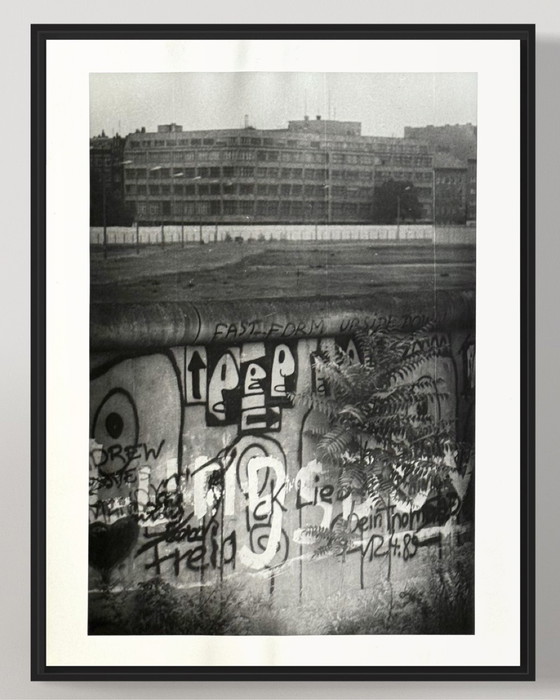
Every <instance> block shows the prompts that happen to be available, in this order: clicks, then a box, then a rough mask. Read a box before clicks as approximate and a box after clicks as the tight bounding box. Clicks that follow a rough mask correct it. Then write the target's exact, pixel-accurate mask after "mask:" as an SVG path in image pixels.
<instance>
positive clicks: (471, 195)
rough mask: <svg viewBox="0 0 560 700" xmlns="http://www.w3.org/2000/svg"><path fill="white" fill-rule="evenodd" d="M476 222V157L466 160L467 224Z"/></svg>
mask: <svg viewBox="0 0 560 700" xmlns="http://www.w3.org/2000/svg"><path fill="white" fill-rule="evenodd" d="M475 222H476V158H469V159H468V161H467V224H474V223H475Z"/></svg>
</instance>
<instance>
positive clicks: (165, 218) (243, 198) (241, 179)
mask: <svg viewBox="0 0 560 700" xmlns="http://www.w3.org/2000/svg"><path fill="white" fill-rule="evenodd" d="M123 155H124V157H123V160H124V162H125V164H126V165H125V166H124V185H125V201H126V204H127V206H128V207H130V210H131V211H132V212H133V215H134V218H135V220H136V221H138V222H141V223H147V224H158V223H165V224H169V223H175V224H178V223H201V224H202V223H205V224H208V223H308V224H309V223H322V224H324V223H350V224H351V223H356V224H357V223H372V222H373V219H372V217H373V214H374V199H375V191H376V188H379V187H380V185H381V184H382V183H383V182H386V181H388V180H391V179H393V180H398V181H407V182H411V183H413V185H414V190H415V192H416V194H417V196H418V200H419V202H420V204H421V207H422V208H421V212H422V213H421V218H420V219H419V221H431V220H432V216H433V211H432V206H433V190H432V187H433V169H432V168H433V162H432V155H431V151H430V149H429V147H428V145H427V144H426V143H421V142H418V141H417V140H415V139H410V138H388V137H374V136H363V135H362V133H361V124H360V122H342V121H335V120H324V119H321V118H320V117H319V116H318V117H316V118H315V119H309V118H308V117H306V118H305V119H303V120H300V121H290V122H289V124H288V128H287V129H275V130H270V129H267V130H264V129H255V128H253V127H250V126H247V127H245V128H243V129H220V130H208V131H188V132H187V131H183V129H182V127H181V126H179V125H177V124H167V125H162V126H159V127H158V130H157V132H155V133H154V132H151V133H149V132H146V131H145V130H144V129H141V130H139V131H137V132H136V133H133V134H130V135H129V136H127V138H126V142H125V149H124V154H123Z"/></svg>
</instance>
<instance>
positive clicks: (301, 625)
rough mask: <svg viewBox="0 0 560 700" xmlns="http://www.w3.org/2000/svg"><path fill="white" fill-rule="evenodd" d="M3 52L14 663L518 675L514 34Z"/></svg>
mask: <svg viewBox="0 0 560 700" xmlns="http://www.w3.org/2000/svg"><path fill="white" fill-rule="evenodd" d="M31 44H32V96H33V105H32V109H33V113H32V141H33V170H32V183H33V188H32V241H33V275H32V279H33V288H32V299H33V320H32V323H33V326H32V327H33V334H34V336H33V357H32V362H33V402H32V405H33V445H32V453H33V456H34V457H33V463H32V471H33V489H32V517H33V522H32V538H33V541H32V567H33V591H32V626H33V629H32V641H33V644H32V664H31V668H32V677H33V679H35V680H49V679H53V680H65V679H72V680H109V679H111V680H143V679H150V680H253V679H255V680H256V679H258V680H310V681H312V680H314V681H316V680H331V679H332V680H343V679H348V680H479V679H480V680H489V679H494V680H532V679H534V673H535V663H534V555H535V550H534V429H533V428H534V389H533V379H534V355H533V344H534V244H535V232H534V186H535V181H534V89H535V82H534V77H535V68H534V54H535V29H534V26H532V25H500V26H498V25H479V26H477V25H472V26H460V25H437V26H434V25H423V26H422V25H417V26H409V25H401V26H365V25H364V26H327V25H324V26H311V25H309V26H289V25H278V26H260V25H248V26H242V25H228V26H220V25H212V26H188V25H185V26H180V25H176V26H166V25H159V26H158V25H155V26H151V25H150V26H144V25H130V26H120V25H110V26H109V25H107V26H97V25H89V26H86V25H80V26H78V25H61V26H54V25H42V26H39V25H37V26H33V27H32V30H31Z"/></svg>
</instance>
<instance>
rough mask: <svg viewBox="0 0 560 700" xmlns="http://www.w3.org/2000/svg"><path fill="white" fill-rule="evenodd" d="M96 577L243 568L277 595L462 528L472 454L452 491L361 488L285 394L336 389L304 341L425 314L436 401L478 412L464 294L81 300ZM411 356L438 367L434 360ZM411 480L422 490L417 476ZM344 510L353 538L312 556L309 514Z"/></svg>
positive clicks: (369, 574) (310, 415) (322, 344)
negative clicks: (433, 354)
mask: <svg viewBox="0 0 560 700" xmlns="http://www.w3.org/2000/svg"><path fill="white" fill-rule="evenodd" d="M91 313H92V317H91V350H92V354H91V394H90V398H91V425H90V451H89V469H90V474H89V476H90V478H89V483H90V491H89V522H90V588H91V589H92V590H95V589H96V588H98V587H99V586H100V582H101V580H102V578H103V575H104V574H106V573H107V572H108V571H111V572H113V574H114V575H116V576H117V578H118V579H119V580H120V581H122V585H124V586H126V585H133V584H135V583H136V582H139V581H142V580H146V579H149V578H151V577H153V576H156V575H158V576H161V577H162V578H163V579H165V580H166V581H169V582H170V583H173V584H174V585H177V586H180V587H184V588H190V587H193V588H195V587H200V586H215V585H219V584H220V583H222V582H224V581H226V580H238V581H242V582H243V584H244V585H245V586H246V588H247V590H251V591H259V592H266V594H267V595H270V596H271V597H272V598H273V599H274V600H275V601H276V600H278V601H290V600H296V599H297V598H298V597H302V596H321V595H328V594H329V593H331V592H332V591H334V590H336V589H337V588H338V587H339V586H340V579H341V577H342V578H343V579H344V582H345V586H348V587H351V588H356V589H361V588H364V587H368V586H369V585H372V584H373V583H374V582H375V581H377V580H378V579H379V578H380V577H383V576H385V571H386V568H387V563H388V559H389V558H391V560H392V567H393V576H394V577H397V578H398V577H399V576H413V575H414V571H415V567H420V565H421V562H422V560H423V558H425V557H426V556H428V555H430V556H431V555H433V554H434V553H435V555H436V556H437V551H438V548H439V549H441V547H443V546H449V545H450V544H451V545H452V544H453V542H454V541H456V540H457V539H459V538H461V537H462V536H466V535H465V532H467V531H468V529H469V525H468V523H467V524H465V523H466V521H467V520H468V515H465V500H466V498H467V494H468V491H469V488H471V487H472V484H471V483H470V482H471V474H470V471H468V472H467V473H465V474H463V475H462V476H458V475H457V477H456V478H455V481H454V484H453V486H454V488H453V490H452V491H451V492H446V493H439V494H438V493H432V492H424V489H423V486H422V484H418V485H417V491H418V493H417V494H416V495H418V498H417V499H415V504H414V505H413V506H410V505H407V506H406V508H405V507H404V506H403V507H401V506H399V504H398V503H396V504H394V505H392V506H391V507H390V508H385V509H383V508H381V509H380V508H376V507H375V505H373V504H372V503H371V502H370V501H368V500H366V501H364V502H355V501H354V500H353V497H352V494H351V493H350V492H349V491H345V490H344V489H341V488H339V487H338V486H337V485H336V484H335V483H333V481H332V479H331V478H330V477H329V475H328V474H327V472H326V470H325V469H324V467H323V465H322V464H321V462H320V460H318V458H317V455H316V441H315V438H314V437H312V435H311V433H312V432H313V430H312V429H320V428H321V427H322V421H323V420H324V419H323V418H321V417H320V416H319V415H318V414H316V413H314V412H313V411H312V410H310V409H309V408H306V407H305V406H304V405H302V404H300V403H298V402H297V401H295V402H294V401H293V400H292V397H293V395H294V394H295V395H296V396H297V395H298V394H299V393H301V392H302V391H305V390H312V391H314V392H317V393H318V394H321V393H325V392H328V391H329V387H328V386H327V385H326V384H325V382H324V378H323V377H322V376H321V373H320V371H318V370H317V368H316V364H315V362H314V358H315V357H316V356H317V353H321V352H322V351H324V350H327V351H329V350H332V349H333V348H334V347H335V346H338V347H340V348H341V349H343V350H344V351H345V352H347V353H348V355H349V357H354V358H355V359H356V361H360V359H361V358H360V346H359V343H357V342H356V340H355V336H356V333H357V332H358V331H368V330H375V329H378V328H383V329H390V330H392V331H394V332H402V331H407V330H412V329H414V328H419V327H421V326H422V325H423V324H424V323H425V322H426V321H428V320H430V319H433V318H435V319H436V321H437V323H436V326H435V329H434V331H433V342H434V343H440V344H441V345H442V346H443V345H449V347H450V351H449V352H448V353H447V355H445V356H443V357H439V358H438V360H437V362H438V365H437V375H438V376H439V377H441V378H443V379H444V381H445V390H446V391H447V392H448V393H449V399H448V400H447V401H446V402H444V404H443V405H442V407H441V410H442V411H443V412H444V414H445V415H446V416H448V417H449V418H451V419H452V420H454V421H455V425H456V429H457V431H458V434H459V436H460V437H465V436H470V437H472V434H473V430H474V347H475V346H474V342H475V337H474V294H473V293H471V292H452V291H449V292H440V293H438V295H437V299H434V298H433V297H432V296H430V295H426V296H425V297H424V296H423V295H418V294H416V295H409V294H408V295H407V294H401V295H383V294H381V295H379V296H378V297H376V298H368V299H364V298H356V299H347V300H336V299H332V300H314V301H308V302H305V301H304V302H296V303H293V302H289V301H276V302H273V301H270V302H265V301H259V302H258V303H256V302H255V303H251V302H230V303H225V304H224V303H219V304H217V303H211V302H206V303H204V302H201V303H199V304H198V303H197V304H196V305H195V304H188V303H183V304H172V303H169V304H152V305H134V304H131V305H126V304H123V305H94V306H92V309H91ZM419 371H421V372H423V373H426V372H428V373H429V372H431V371H434V368H433V367H432V366H430V367H422V368H420V370H419ZM411 495H412V496H415V494H411ZM341 519H344V520H348V521H349V522H350V525H351V531H352V533H353V537H354V538H355V544H354V545H353V546H352V547H351V548H350V549H349V551H348V553H347V556H346V557H345V558H344V559H343V560H337V561H333V559H332V558H329V557H324V558H322V557H316V556H315V555H314V546H313V542H312V541H311V540H310V539H309V537H308V536H307V535H306V533H307V532H308V529H309V526H310V525H318V526H321V527H324V528H332V527H334V526H335V524H336V522H337V521H339V520H341Z"/></svg>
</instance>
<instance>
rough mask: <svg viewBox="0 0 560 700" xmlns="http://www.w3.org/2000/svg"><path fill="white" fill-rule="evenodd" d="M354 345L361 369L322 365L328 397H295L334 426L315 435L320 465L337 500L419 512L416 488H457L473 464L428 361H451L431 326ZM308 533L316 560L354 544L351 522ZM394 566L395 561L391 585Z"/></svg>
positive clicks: (335, 360) (341, 356)
mask: <svg viewBox="0 0 560 700" xmlns="http://www.w3.org/2000/svg"><path fill="white" fill-rule="evenodd" d="M356 341H357V343H358V345H359V346H360V348H361V353H362V356H363V361H361V362H360V361H357V359H356V358H355V356H354V354H352V355H348V354H347V353H344V352H342V351H341V350H340V349H337V351H336V353H335V354H334V356H329V355H328V354H327V353H323V354H322V355H319V356H318V357H317V358H316V360H315V362H316V365H315V370H316V372H319V373H320V374H321V376H322V377H323V379H324V385H326V386H327V387H328V390H327V394H326V395H325V394H323V395H318V394H317V393H314V392H313V391H312V390H308V391H306V392H303V393H301V394H299V395H298V396H296V399H298V400H299V401H301V402H303V403H304V404H305V405H306V406H308V407H309V408H312V409H314V410H316V411H318V412H319V413H321V414H323V416H325V418H326V423H327V426H328V427H327V428H326V429H325V430H320V431H312V432H313V435H314V436H315V437H316V438H317V440H318V444H317V458H318V460H320V461H321V463H322V464H323V465H324V466H325V467H326V468H327V470H328V472H329V475H330V477H331V478H332V479H333V481H334V482H335V483H337V486H338V491H339V493H342V492H343V491H344V492H345V493H351V494H352V496H353V498H354V500H355V501H356V502H363V501H366V500H369V501H370V502H371V505H372V506H373V507H375V508H377V509H381V510H386V511H387V512H388V511H389V510H390V508H391V506H398V507H400V508H403V509H410V508H411V507H413V506H414V505H416V506H417V505H418V502H417V499H416V501H415V498H416V494H417V492H418V485H421V490H422V491H423V492H425V493H426V494H427V493H428V492H434V491H436V492H445V491H446V490H451V489H453V488H454V487H453V483H454V480H455V477H456V476H457V475H459V476H462V472H463V470H464V468H465V465H463V464H460V463H458V462H460V460H461V459H462V457H463V456H465V455H466V456H467V457H466V459H468V451H467V450H465V449H461V446H460V445H458V443H457V441H456V439H455V433H454V422H453V421H450V420H446V419H444V418H442V415H441V413H442V411H441V408H442V403H443V402H445V401H446V400H447V399H448V398H449V395H448V393H447V392H446V391H445V389H444V387H443V386H442V385H443V384H444V380H443V379H442V378H441V377H437V376H435V377H434V376H432V374H431V373H430V371H428V365H429V363H430V361H431V360H434V358H436V357H438V356H443V355H446V354H448V353H449V347H447V345H445V344H442V343H441V342H440V339H436V338H435V336H434V333H433V329H432V328H431V326H426V327H425V328H423V329H421V330H419V331H414V332H410V333H396V332H394V331H391V330H377V331H371V332H368V333H362V334H359V335H358V336H357V337H356ZM304 530H305V528H304ZM307 530H308V531H307V533H306V534H307V535H308V536H310V537H311V538H312V539H314V540H315V543H316V552H315V553H316V554H317V555H325V554H328V553H332V554H335V555H338V556H343V557H344V556H345V554H346V552H347V551H348V550H349V548H351V547H352V546H354V544H355V543H354V542H353V537H352V535H351V532H350V523H349V521H348V520H346V521H345V520H344V519H340V518H339V519H337V520H336V523H335V527H331V528H321V527H316V526H312V527H310V528H308V529H307ZM391 534H392V533H391ZM390 566H391V557H390V556H389V557H388V578H390Z"/></svg>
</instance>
